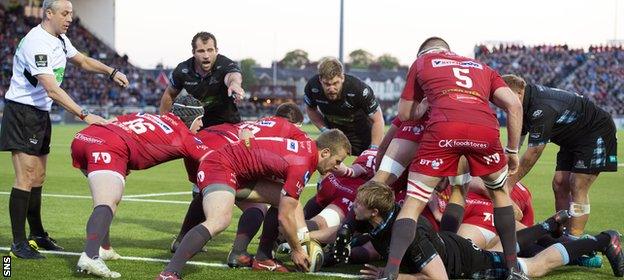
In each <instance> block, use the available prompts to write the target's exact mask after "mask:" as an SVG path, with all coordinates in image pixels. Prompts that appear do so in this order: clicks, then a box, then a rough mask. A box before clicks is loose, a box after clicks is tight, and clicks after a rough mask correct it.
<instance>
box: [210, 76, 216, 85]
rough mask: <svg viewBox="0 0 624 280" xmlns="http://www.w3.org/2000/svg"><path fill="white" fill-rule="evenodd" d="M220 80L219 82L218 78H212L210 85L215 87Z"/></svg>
mask: <svg viewBox="0 0 624 280" xmlns="http://www.w3.org/2000/svg"><path fill="white" fill-rule="evenodd" d="M218 83H219V80H217V78H216V77H210V82H209V83H208V84H209V85H214V84H218Z"/></svg>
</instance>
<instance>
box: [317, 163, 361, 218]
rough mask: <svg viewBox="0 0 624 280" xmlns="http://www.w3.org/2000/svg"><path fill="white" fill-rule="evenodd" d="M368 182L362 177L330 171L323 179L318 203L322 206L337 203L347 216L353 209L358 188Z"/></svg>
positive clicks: (318, 194)
mask: <svg viewBox="0 0 624 280" xmlns="http://www.w3.org/2000/svg"><path fill="white" fill-rule="evenodd" d="M364 183H366V180H364V179H360V178H350V177H337V176H335V175H334V174H332V173H330V174H328V175H327V177H325V178H323V180H322V181H321V183H320V185H319V187H318V192H317V193H316V203H317V204H318V205H319V206H321V207H326V206H327V205H332V204H333V205H335V206H336V207H338V208H339V209H340V210H342V213H343V214H344V215H345V216H346V215H347V213H349V210H351V206H352V205H353V201H354V200H355V197H356V195H357V189H358V188H359V187H360V186H361V185H363V184H364Z"/></svg>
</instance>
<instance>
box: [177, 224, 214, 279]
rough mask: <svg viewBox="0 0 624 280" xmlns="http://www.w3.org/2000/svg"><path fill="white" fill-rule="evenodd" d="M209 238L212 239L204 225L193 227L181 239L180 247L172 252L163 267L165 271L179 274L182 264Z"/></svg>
mask: <svg viewBox="0 0 624 280" xmlns="http://www.w3.org/2000/svg"><path fill="white" fill-rule="evenodd" d="M210 239H212V235H211V234H210V231H208V229H207V228H206V227H205V226H203V225H201V224H200V225H197V226H195V227H193V228H192V229H191V230H189V232H187V233H186V235H185V236H184V239H182V242H181V243H180V247H178V250H176V252H175V254H173V257H172V258H171V261H170V262H169V264H168V265H167V267H165V271H170V272H175V273H177V274H180V272H182V268H183V267H184V264H186V262H187V261H188V260H190V259H191V258H192V257H193V256H194V255H195V254H197V252H199V251H200V250H201V249H202V248H203V247H204V245H205V244H206V242H208V241H209V240H210Z"/></svg>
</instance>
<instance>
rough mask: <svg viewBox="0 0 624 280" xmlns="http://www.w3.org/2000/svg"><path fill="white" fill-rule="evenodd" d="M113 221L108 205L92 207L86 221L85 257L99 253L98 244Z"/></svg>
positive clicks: (95, 255) (111, 210) (92, 256)
mask: <svg viewBox="0 0 624 280" xmlns="http://www.w3.org/2000/svg"><path fill="white" fill-rule="evenodd" d="M112 221H113V209H111V208H110V207H109V206H108V205H98V206H95V208H93V212H92V213H91V217H90V218H89V221H88V222H87V242H86V244H85V253H86V254H87V257H89V258H92V259H93V258H94V257H97V256H98V255H99V254H100V245H101V244H102V240H103V239H104V237H105V236H106V233H108V230H109V228H110V225H111V222H112Z"/></svg>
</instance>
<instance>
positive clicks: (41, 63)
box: [35, 54, 48, 67]
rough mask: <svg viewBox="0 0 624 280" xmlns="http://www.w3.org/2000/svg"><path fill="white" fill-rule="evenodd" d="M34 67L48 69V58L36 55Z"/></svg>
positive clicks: (43, 55)
mask: <svg viewBox="0 0 624 280" xmlns="http://www.w3.org/2000/svg"><path fill="white" fill-rule="evenodd" d="M35 65H36V66H37V67H48V56H47V55H45V54H36V55H35Z"/></svg>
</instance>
